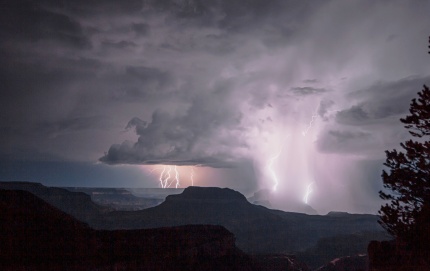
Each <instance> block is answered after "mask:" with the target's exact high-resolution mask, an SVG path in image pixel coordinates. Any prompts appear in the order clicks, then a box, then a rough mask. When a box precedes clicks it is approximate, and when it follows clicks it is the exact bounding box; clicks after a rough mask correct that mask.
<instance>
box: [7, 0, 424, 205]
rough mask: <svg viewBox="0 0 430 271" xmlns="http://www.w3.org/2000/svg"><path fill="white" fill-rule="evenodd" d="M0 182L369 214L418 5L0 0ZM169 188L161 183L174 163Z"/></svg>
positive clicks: (412, 65)
mask: <svg viewBox="0 0 430 271" xmlns="http://www.w3.org/2000/svg"><path fill="white" fill-rule="evenodd" d="M0 12H1V14H0V59H1V65H0V180H2V181H34V182H41V183H43V184H45V185H48V186H89V187H91V186H96V187H105V186H106V187H160V181H159V177H160V174H161V173H162V172H163V170H164V173H163V176H162V179H163V180H165V179H166V178H168V174H170V176H171V178H170V179H169V180H168V182H169V183H170V185H171V187H175V186H176V185H178V187H187V186H189V185H191V184H194V185H200V186H221V187H230V188H233V189H236V190H239V191H241V192H242V193H245V194H246V195H250V194H251V193H252V192H254V191H256V190H258V189H269V190H276V191H274V193H277V194H278V195H280V196H281V197H283V198H288V199H291V200H299V201H307V202H308V204H309V205H311V206H312V207H313V208H315V209H316V210H318V211H319V212H321V213H324V212H327V211H329V210H341V211H350V212H370V213H375V212H376V210H377V209H379V205H380V203H381V202H380V200H379V198H378V191H379V190H380V189H381V188H382V181H381V178H380V175H381V170H382V169H383V165H382V164H383V162H384V158H385V153H384V150H387V149H393V148H399V143H400V142H401V141H404V140H405V139H407V138H408V137H409V136H408V133H407V131H406V129H404V128H403V126H402V124H401V123H400V121H399V119H400V118H401V117H404V116H405V115H406V114H407V113H408V108H409V104H410V101H411V99H412V98H414V97H415V96H416V93H417V92H418V91H420V90H421V89H422V85H423V84H430V58H429V56H428V54H427V51H428V48H427V45H428V41H427V40H428V36H429V33H430V28H429V26H430V16H429V13H430V1H395V0H393V1H391V0H390V1H388V0H387V1H382V0H381V1H379V0H369V1H341V0H337V1H304V0H297V1H290V0H276V1H275V0H241V1H232V0H139V1H133V0H132V1H109V0H104V1H87V0H86V1H80V0H75V1H59V0H53V1H43V0H42V1H34V2H33V1H3V2H2V3H1V4H0ZM175 169H176V170H177V176H178V180H179V181H178V182H177V181H176V179H175V178H176V172H175Z"/></svg>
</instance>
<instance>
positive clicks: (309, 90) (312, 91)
mask: <svg viewBox="0 0 430 271" xmlns="http://www.w3.org/2000/svg"><path fill="white" fill-rule="evenodd" d="M291 91H292V92H293V93H294V95H297V96H306V95H318V94H322V93H324V92H327V91H328V90H327V89H324V88H313V87H293V88H291Z"/></svg>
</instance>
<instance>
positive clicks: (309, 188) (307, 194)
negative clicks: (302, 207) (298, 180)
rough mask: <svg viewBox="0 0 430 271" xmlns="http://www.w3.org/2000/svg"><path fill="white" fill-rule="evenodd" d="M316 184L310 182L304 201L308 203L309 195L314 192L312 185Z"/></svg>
mask: <svg viewBox="0 0 430 271" xmlns="http://www.w3.org/2000/svg"><path fill="white" fill-rule="evenodd" d="M313 184H314V182H311V183H310V184H308V187H307V189H306V194H305V196H304V197H303V201H304V202H305V203H306V204H308V199H309V195H310V194H311V193H312V185H313Z"/></svg>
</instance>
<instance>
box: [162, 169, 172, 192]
mask: <svg viewBox="0 0 430 271" xmlns="http://www.w3.org/2000/svg"><path fill="white" fill-rule="evenodd" d="M166 168H167V172H166ZM171 171H172V167H171V166H168V167H167V166H163V171H161V173H160V178H159V181H160V186H161V188H168V187H170V186H171V185H172V181H170V182H169V180H170V178H171V177H172V176H171V175H170V172H171Z"/></svg>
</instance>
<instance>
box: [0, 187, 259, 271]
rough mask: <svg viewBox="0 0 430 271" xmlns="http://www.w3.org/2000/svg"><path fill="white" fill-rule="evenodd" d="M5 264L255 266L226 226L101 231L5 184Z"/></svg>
mask: <svg viewBox="0 0 430 271" xmlns="http://www.w3.org/2000/svg"><path fill="white" fill-rule="evenodd" d="M0 218H1V219H0V229H1V234H0V269H2V270H18V269H31V270H64V269H67V270H91V269H97V270H111V269H112V268H118V269H124V270H125V269H126V270H148V269H150V270H201V269H207V270H253V267H252V266H251V263H250V259H249V257H247V256H246V255H244V254H243V253H241V252H240V251H239V250H238V249H237V248H236V247H235V239H234V236H233V234H232V233H230V232H229V231H227V230H226V229H225V228H223V227H221V226H210V225H195V226H181V227H174V228H160V229H147V230H132V231H126V230H117V231H96V230H93V229H91V228H89V227H88V226H87V225H86V224H84V223H81V222H79V221H77V220H75V219H74V218H72V217H70V216H69V215H67V214H65V213H63V212H61V211H59V210H58V209H56V208H54V207H52V206H50V205H49V204H47V203H46V202H44V201H42V200H40V199H38V198H37V197H35V196H34V195H32V194H30V193H28V192H26V191H5V190H0Z"/></svg>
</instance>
